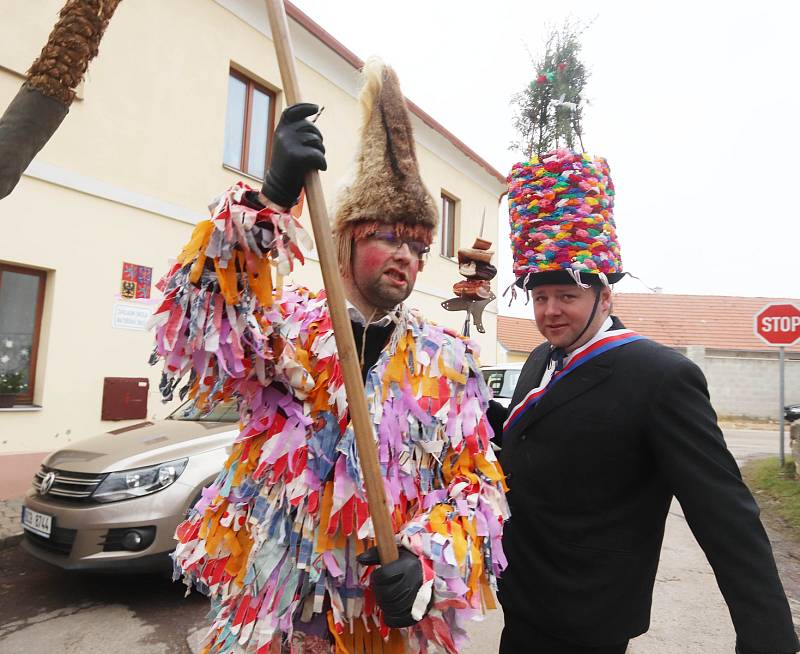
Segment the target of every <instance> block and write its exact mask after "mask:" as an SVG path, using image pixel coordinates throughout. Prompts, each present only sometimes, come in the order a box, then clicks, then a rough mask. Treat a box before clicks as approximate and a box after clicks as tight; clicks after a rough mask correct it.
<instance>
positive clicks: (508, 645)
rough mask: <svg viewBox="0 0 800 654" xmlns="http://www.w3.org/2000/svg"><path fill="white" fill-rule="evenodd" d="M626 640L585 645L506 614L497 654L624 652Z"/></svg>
mask: <svg viewBox="0 0 800 654" xmlns="http://www.w3.org/2000/svg"><path fill="white" fill-rule="evenodd" d="M627 648H628V641H627V640H626V641H625V642H623V643H618V644H616V645H602V646H600V647H587V646H585V645H575V644H572V643H568V642H566V641H564V640H561V639H559V638H555V637H553V636H550V635H548V634H545V633H542V632H541V631H539V630H538V629H537V628H536V627H534V626H533V625H531V624H530V622H527V621H525V620H521V619H518V618H515V617H514V616H510V615H508V614H506V616H505V626H504V627H503V635H502V636H501V637H500V653H499V654H625V650H626V649H627Z"/></svg>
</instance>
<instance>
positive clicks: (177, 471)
mask: <svg viewBox="0 0 800 654" xmlns="http://www.w3.org/2000/svg"><path fill="white" fill-rule="evenodd" d="M188 460H189V459H178V460H177V461H168V462H167V463H159V464H158V465H157V466H149V467H147V468H136V469H134V470H126V471H124V472H112V473H111V474H109V475H108V477H106V478H105V479H104V480H103V481H101V482H100V485H99V486H98V487H97V489H96V490H95V491H94V493H93V494H92V499H93V500H97V501H98V502H118V501H120V500H129V499H131V498H133V497H141V496H142V495H148V494H150V493H155V492H156V491H160V490H162V489H164V488H166V487H167V486H170V485H172V483H173V482H174V481H175V480H176V479H177V478H178V477H180V476H181V473H182V472H183V471H184V469H185V468H186V462H187V461H188Z"/></svg>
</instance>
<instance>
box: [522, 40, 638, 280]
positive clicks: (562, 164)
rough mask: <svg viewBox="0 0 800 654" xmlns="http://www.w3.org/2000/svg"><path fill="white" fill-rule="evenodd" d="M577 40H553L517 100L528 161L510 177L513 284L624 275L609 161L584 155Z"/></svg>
mask: <svg viewBox="0 0 800 654" xmlns="http://www.w3.org/2000/svg"><path fill="white" fill-rule="evenodd" d="M579 51H580V43H579V42H578V38H577V35H576V34H575V32H574V31H573V30H572V29H571V28H570V27H569V26H566V27H565V28H564V29H562V30H561V31H559V32H556V33H554V34H553V35H552V38H551V39H550V40H549V41H548V46H547V50H546V53H545V55H544V57H543V58H542V60H541V61H539V62H538V63H537V76H536V78H535V79H534V81H532V82H531V83H530V85H529V86H528V87H527V88H526V89H525V90H524V91H523V92H522V93H520V94H518V95H517V96H516V97H515V102H516V104H517V107H518V115H517V119H516V126H517V128H518V129H519V131H520V135H521V140H520V142H519V143H518V146H519V147H520V149H522V150H523V151H524V152H525V153H526V155H527V160H525V161H522V162H520V163H516V164H514V166H513V167H512V169H511V173H510V174H509V176H508V179H507V181H508V204H509V221H510V225H511V250H512V256H513V259H514V275H515V277H516V285H517V286H519V287H521V288H524V289H531V288H534V287H535V286H539V285H542V284H564V283H570V282H573V283H578V284H580V285H582V286H586V285H596V284H603V285H608V284H613V283H615V282H618V281H619V280H620V279H622V277H623V276H624V273H623V270H622V259H621V258H620V248H619V241H618V240H617V232H616V226H615V224H614V183H613V182H612V181H611V176H610V174H609V168H608V162H607V161H606V160H605V159H604V158H603V157H596V156H592V155H590V154H587V153H586V152H584V151H583V138H582V131H581V118H582V111H583V108H582V97H581V94H582V92H583V87H584V85H585V83H586V77H587V73H586V70H585V68H584V66H583V64H582V63H581V61H580V60H579V58H578V53H579Z"/></svg>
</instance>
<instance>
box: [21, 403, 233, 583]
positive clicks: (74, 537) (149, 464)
mask: <svg viewBox="0 0 800 654" xmlns="http://www.w3.org/2000/svg"><path fill="white" fill-rule="evenodd" d="M237 420H238V414H237V411H236V407H235V406H234V405H231V404H223V405H219V406H218V407H217V408H215V409H214V410H213V411H212V412H211V413H209V414H207V415H205V416H200V415H199V414H198V412H197V411H196V410H194V409H191V408H189V405H184V406H182V407H180V408H178V409H177V410H176V411H173V413H172V414H171V415H170V416H169V417H168V418H166V419H165V420H160V421H157V422H143V423H140V424H137V425H132V426H130V427H124V428H122V429H117V430H115V431H112V432H108V433H105V434H101V435H99V436H95V437H93V438H89V439H87V440H84V441H81V442H78V443H75V444H74V445H73V446H72V447H70V448H69V449H63V450H58V451H56V452H53V453H52V454H50V456H48V457H47V458H46V459H45V460H44V463H43V464H42V467H41V469H40V470H39V472H37V473H36V476H35V477H34V479H33V486H32V488H31V489H30V490H29V491H28V493H27V495H26V496H25V500H24V504H23V508H22V526H23V529H24V539H23V541H22V546H23V547H24V548H25V550H27V551H28V552H29V553H30V554H32V555H33V556H35V557H37V558H39V559H41V560H43V561H46V562H47V563H51V564H53V565H56V566H59V567H61V568H64V569H68V570H114V571H120V572H122V571H137V572H138V571H142V570H153V569H163V568H166V567H167V566H169V565H170V562H169V560H168V557H167V554H168V553H169V552H171V551H172V550H173V549H174V548H175V541H174V539H173V534H174V532H175V527H176V526H177V525H178V523H179V522H180V521H181V520H182V519H183V517H184V516H185V515H186V514H187V511H188V509H189V508H190V507H191V506H192V505H193V504H194V503H195V501H196V500H197V499H198V498H199V497H200V494H201V492H202V490H203V488H204V487H205V486H208V485H209V484H210V483H211V482H212V481H213V480H214V478H215V477H216V476H217V473H218V472H219V471H220V469H221V468H222V465H223V463H224V462H225V459H226V457H227V452H228V451H229V446H230V445H231V444H232V443H233V441H234V440H235V438H236V435H237V433H238V425H236V422H237Z"/></svg>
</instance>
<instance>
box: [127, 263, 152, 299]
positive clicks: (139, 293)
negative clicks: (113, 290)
mask: <svg viewBox="0 0 800 654" xmlns="http://www.w3.org/2000/svg"><path fill="white" fill-rule="evenodd" d="M152 281H153V269H152V268H150V267H148V266H140V265H138V264H135V263H127V262H123V264H122V283H121V285H120V291H119V293H120V295H121V296H122V297H124V298H126V299H128V300H142V299H147V298H149V297H150V284H151V282H152Z"/></svg>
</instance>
